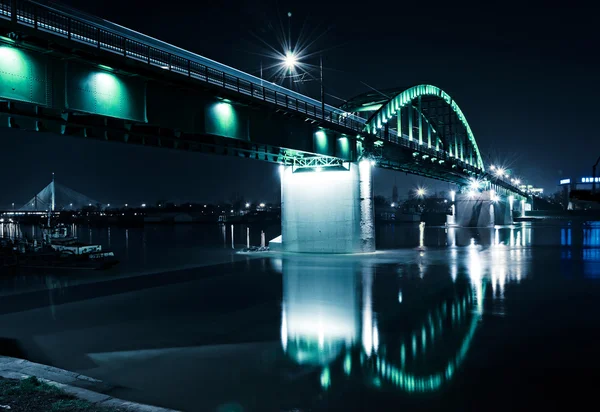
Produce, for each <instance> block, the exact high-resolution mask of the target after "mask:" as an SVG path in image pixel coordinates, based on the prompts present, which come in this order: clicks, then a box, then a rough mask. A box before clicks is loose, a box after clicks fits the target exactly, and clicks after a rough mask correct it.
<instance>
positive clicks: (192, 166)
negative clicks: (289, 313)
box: [0, 0, 600, 206]
mask: <svg viewBox="0 0 600 412" xmlns="http://www.w3.org/2000/svg"><path fill="white" fill-rule="evenodd" d="M63 3H64V4H66V5H69V6H73V7H76V8H78V9H81V10H83V11H86V12H89V13H92V14H95V15H98V16H100V17H103V18H106V19H107V20H111V21H113V22H115V23H118V24H122V25H124V26H126V27H129V28H132V29H134V30H137V31H140V32H142V33H145V34H148V35H151V36H154V37H157V38H159V39H161V40H164V41H167V42H169V43H172V44H175V45H177V46H180V47H183V48H185V49H188V50H190V51H194V52H197V53H199V54H202V55H204V56H206V57H209V58H212V59H214V60H217V61H220V62H222V63H225V64H228V65H230V66H233V67H236V68H239V69H242V70H245V71H247V72H250V73H253V74H256V75H258V74H259V70H260V69H259V68H260V65H261V60H262V61H263V64H264V65H265V66H267V65H268V64H269V63H268V61H269V58H268V57H265V56H261V55H264V54H266V53H267V47H266V46H265V44H264V43H268V44H271V45H273V47H276V48H279V47H278V43H277V40H276V39H277V34H278V33H281V32H282V27H283V31H284V32H286V33H287V29H288V20H289V21H291V34H292V39H293V40H294V39H296V38H297V37H298V35H299V34H300V33H301V31H302V28H303V27H304V29H303V31H302V33H303V36H304V38H305V39H308V40H314V44H313V45H312V46H311V48H310V49H309V51H311V52H314V53H318V52H320V51H322V52H323V55H324V67H325V73H324V77H325V89H326V92H327V93H328V95H327V102H328V103H330V104H334V105H339V104H341V103H342V100H339V99H348V98H351V97H352V96H354V95H357V94H359V93H362V92H365V91H368V90H369V88H368V86H370V87H373V88H377V89H385V88H390V87H397V86H403V87H404V86H405V87H410V86H413V85H416V84H420V83H430V84H434V85H437V86H439V87H441V88H442V89H444V90H445V91H447V92H448V93H449V94H450V95H451V96H452V97H453V98H454V99H455V100H456V101H457V102H458V104H459V105H460V106H461V108H462V110H463V112H464V113H465V115H466V117H467V119H468V121H469V123H470V125H471V128H472V129H473V132H474V133H475V137H476V139H477V142H478V144H479V148H480V150H481V153H482V155H483V156H484V161H485V162H486V163H487V164H488V165H489V164H491V163H496V164H503V165H505V166H507V167H510V168H511V169H513V170H514V174H515V176H518V177H520V178H522V180H524V181H527V182H528V183H530V184H533V185H535V186H538V187H540V186H541V187H544V188H545V190H546V192H547V193H551V192H553V191H555V190H556V189H557V187H556V183H557V181H558V180H559V179H560V178H563V177H570V176H582V175H586V176H588V175H590V174H591V166H592V164H593V163H594V162H595V161H596V158H597V156H599V155H600V139H599V138H598V136H597V114H596V113H597V107H596V106H597V104H596V101H597V97H596V96H597V95H598V92H599V91H600V90H599V89H600V88H599V86H598V81H597V79H596V78H595V77H597V76H594V74H595V73H594V72H593V69H597V57H596V55H597V44H598V35H597V34H596V28H595V27H596V21H595V16H596V14H595V12H594V11H593V10H592V9H589V10H586V9H585V8H571V9H569V10H566V9H560V8H553V7H552V6H550V5H549V3H545V5H543V6H542V5H541V4H540V6H539V7H533V6H532V5H531V3H525V2H521V3H519V5H518V6H516V5H514V4H513V5H510V4H508V3H503V5H502V6H492V5H491V4H488V3H485V2H482V3H481V4H483V5H482V6H481V8H473V7H468V8H467V7H466V6H465V7H462V8H461V7H460V6H457V5H456V2H445V3H444V5H436V3H435V2H394V3H391V5H389V6H385V5H380V6H378V4H384V3H383V2H381V3H378V2H371V3H367V2H360V3H356V6H353V3H352V2H347V1H346V2H324V1H319V2H316V1H315V2H313V1H302V2H297V3H295V2H276V1H261V0H258V1H244V2H237V1H226V2H225V1H223V2H217V1H215V2H203V1H202V2H190V1H175V0H171V1H169V2H166V3H165V6H162V7H152V6H149V5H150V4H158V3H151V2H148V1H137V0H136V1H133V0H129V1H123V0H120V1H116V0H104V1H92V0H71V1H67V0H65V1H64V2H63ZM358 6H360V7H358ZM288 12H292V17H291V19H288V17H287V13H288ZM307 63H312V64H317V63H318V57H316V56H313V57H311V58H310V59H308V60H307ZM595 72H596V73H597V70H595ZM267 74H268V72H267ZM367 85H368V86H367ZM302 87H303V89H301V91H303V92H305V93H306V94H308V95H310V96H312V97H315V98H319V94H318V93H319V92H318V84H316V82H315V83H307V84H305V85H302ZM0 133H2V137H3V138H2V139H1V140H0V151H1V153H3V154H4V156H3V161H2V162H1V163H0V169H3V175H4V176H6V177H8V176H15V177H16V178H10V179H6V180H5V183H4V187H3V192H4V196H3V197H2V201H1V203H2V205H0V206H3V205H7V204H8V205H10V203H11V202H12V201H14V202H16V203H18V204H19V203H23V202H25V201H26V200H27V199H28V198H30V197H31V196H32V195H33V194H34V192H35V191H36V190H40V189H41V188H42V187H43V186H44V185H45V184H46V183H47V182H48V181H49V179H50V173H51V172H55V173H56V174H57V180H59V181H60V182H61V183H63V184H65V185H67V186H69V187H71V188H73V189H75V190H77V191H80V192H83V193H85V194H87V195H88V196H90V197H92V198H95V199H97V200H99V201H101V202H105V203H108V202H111V203H125V202H127V203H132V204H133V203H136V202H155V201H156V200H159V199H161V200H174V201H183V200H190V201H221V200H228V199H229V198H231V196H232V195H233V194H234V193H239V194H240V195H242V196H244V197H245V198H246V199H248V200H253V201H275V200H276V199H277V197H278V193H279V183H278V179H277V169H276V166H275V165H271V164H267V163H262V162H257V161H249V160H239V159H235V158H223V157H216V156H215V157H211V156H207V155H200V154H192V153H185V152H176V151H168V150H161V149H152V148H145V147H140V146H128V145H124V144H118V143H103V142H95V141H90V140H85V139H78V138H72V137H62V136H53V135H46V134H34V133H27V132H17V131H12V130H8V129H5V128H3V129H0ZM395 179H396V180H397V183H398V186H399V192H400V194H401V195H402V194H404V193H406V191H408V190H409V189H410V188H412V187H415V186H416V185H424V186H428V187H434V186H436V185H437V187H439V188H440V189H441V188H445V187H447V185H446V184H440V183H437V184H436V183H435V182H434V181H432V180H427V179H423V178H418V177H410V176H406V175H404V174H402V173H394V172H389V171H382V170H377V171H376V172H375V192H376V193H377V194H383V195H386V196H390V195H391V190H392V185H393V183H394V180H395Z"/></svg>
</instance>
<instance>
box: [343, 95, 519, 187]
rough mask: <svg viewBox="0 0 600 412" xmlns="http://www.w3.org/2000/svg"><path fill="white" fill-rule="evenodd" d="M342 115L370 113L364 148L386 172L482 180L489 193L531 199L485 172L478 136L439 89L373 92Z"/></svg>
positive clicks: (349, 103)
mask: <svg viewBox="0 0 600 412" xmlns="http://www.w3.org/2000/svg"><path fill="white" fill-rule="evenodd" d="M341 109H342V110H345V111H348V112H350V113H353V114H354V115H357V116H358V115H360V114H363V116H364V115H365V114H366V119H365V122H364V129H363V133H362V136H363V145H364V150H365V154H366V155H367V156H370V157H373V158H376V159H377V162H378V164H379V165H380V166H381V167H384V168H391V169H395V170H400V171H404V172H407V173H412V174H417V175H422V176H425V177H431V178H434V179H438V180H444V181H449V182H452V183H457V184H459V185H461V186H463V187H466V186H467V185H468V184H469V182H470V180H472V179H473V178H476V179H478V180H480V182H481V186H482V187H483V188H485V189H490V188H494V189H495V190H496V191H499V192H502V193H505V194H510V195H516V197H517V198H527V194H526V193H524V192H523V191H521V190H520V189H519V188H518V187H516V186H514V185H512V184H510V183H509V182H507V181H504V180H502V179H497V178H496V177H495V176H493V175H491V174H489V173H487V172H486V168H485V164H484V161H483V158H482V156H481V152H480V150H479V147H478V145H477V141H476V139H475V135H474V133H473V131H472V129H471V126H470V125H469V122H468V121H467V118H466V116H465V114H464V113H463V111H462V109H461V108H460V106H459V105H458V103H457V102H456V101H455V100H454V99H453V98H452V97H451V96H450V95H449V94H448V93H447V92H445V91H444V90H442V89H441V88H439V87H437V86H434V85H430V84H421V85H417V86H413V87H409V88H395V89H387V90H382V91H370V92H368V93H364V94H361V95H359V96H356V97H354V98H352V99H350V100H348V101H346V102H345V103H344V104H343V105H342V106H341Z"/></svg>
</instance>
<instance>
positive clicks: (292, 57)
mask: <svg viewBox="0 0 600 412" xmlns="http://www.w3.org/2000/svg"><path fill="white" fill-rule="evenodd" d="M283 63H284V64H285V66H286V67H287V68H288V69H289V70H290V73H291V72H292V70H294V69H295V68H296V64H297V63H298V57H297V56H296V54H295V53H294V52H293V51H288V52H287V53H286V54H285V57H284V58H283Z"/></svg>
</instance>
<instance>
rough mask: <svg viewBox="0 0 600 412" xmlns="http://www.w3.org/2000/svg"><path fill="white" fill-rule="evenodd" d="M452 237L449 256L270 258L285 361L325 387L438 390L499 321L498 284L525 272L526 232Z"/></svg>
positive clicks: (451, 233) (428, 252) (417, 252)
mask: <svg viewBox="0 0 600 412" xmlns="http://www.w3.org/2000/svg"><path fill="white" fill-rule="evenodd" d="M458 233H460V231H456V230H455V229H454V228H448V229H447V233H446V235H447V241H448V242H449V243H450V245H452V246H451V248H450V249H449V250H439V249H438V250H436V249H427V248H423V249H421V247H418V248H416V249H414V250H412V251H403V252H402V253H400V252H399V253H398V254H394V252H391V254H390V256H384V257H371V258H356V257H354V258H353V257H346V258H341V257H340V258H331V257H329V258H328V259H327V262H325V261H324V259H325V258H323V257H312V256H311V257H309V256H302V257H293V256H288V257H285V258H284V259H283V260H279V259H275V260H274V261H275V263H274V265H273V268H274V269H280V270H281V271H282V274H283V301H282V309H281V310H282V313H281V331H280V332H281V333H280V337H281V347H282V349H283V351H284V353H285V354H286V355H287V357H288V359H290V360H291V361H293V362H294V363H295V364H297V365H311V366H318V369H319V376H318V380H319V382H320V384H321V387H322V388H323V389H327V388H329V387H332V389H333V388H335V387H336V385H342V386H345V385H346V384H347V383H348V382H349V380H353V379H358V380H360V381H362V382H367V383H368V384H369V385H370V386H372V387H373V388H393V389H396V390H400V391H404V392H408V393H413V392H432V391H437V390H439V389H441V387H442V386H443V385H445V384H446V383H448V382H449V381H451V380H452V379H453V378H454V376H455V375H456V373H457V372H458V371H459V370H460V368H461V365H462V364H463V362H464V360H465V359H466V357H467V356H468V354H469V351H470V350H471V346H472V343H473V338H474V336H475V335H476V333H477V330H478V328H479V326H480V325H481V324H482V322H483V321H482V319H483V315H484V314H485V313H487V311H489V312H490V314H494V315H503V314H504V310H505V308H504V297H505V288H506V284H507V283H509V282H514V283H515V284H516V283H518V282H519V281H520V280H521V279H522V278H523V277H525V275H526V274H527V273H528V270H529V269H528V265H529V261H528V260H527V256H528V253H529V252H528V248H527V245H528V244H529V241H530V240H529V239H530V233H528V228H524V227H521V226H515V227H510V228H490V229H485V230H483V231H469V232H465V233H463V234H461V235H460V236H456V235H457V234H458ZM475 239H477V241H476V240H475ZM482 240H487V241H485V242H482ZM481 243H484V244H483V245H482V244H481ZM457 244H458V245H460V244H463V245H466V246H455V245H457Z"/></svg>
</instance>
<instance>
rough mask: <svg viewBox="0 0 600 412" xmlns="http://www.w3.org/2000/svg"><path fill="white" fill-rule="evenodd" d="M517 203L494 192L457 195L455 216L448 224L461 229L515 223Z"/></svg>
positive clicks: (454, 207)
mask: <svg viewBox="0 0 600 412" xmlns="http://www.w3.org/2000/svg"><path fill="white" fill-rule="evenodd" d="M514 205H515V201H514V199H513V198H511V197H510V196H509V197H499V196H497V195H496V193H495V192H494V191H493V190H486V191H483V192H477V193H457V194H456V200H455V202H454V205H453V211H454V216H449V219H448V223H451V224H455V225H457V226H460V227H490V226H494V225H501V226H502V225H510V224H512V223H513V209H514Z"/></svg>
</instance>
